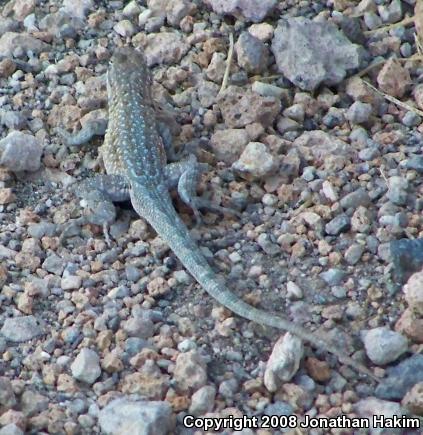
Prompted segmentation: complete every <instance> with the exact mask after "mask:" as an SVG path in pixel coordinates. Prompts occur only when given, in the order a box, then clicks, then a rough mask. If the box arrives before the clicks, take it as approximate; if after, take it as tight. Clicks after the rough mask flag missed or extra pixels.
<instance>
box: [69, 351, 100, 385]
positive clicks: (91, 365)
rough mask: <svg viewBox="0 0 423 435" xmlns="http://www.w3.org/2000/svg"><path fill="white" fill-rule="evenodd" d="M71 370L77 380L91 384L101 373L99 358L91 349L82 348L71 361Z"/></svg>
mask: <svg viewBox="0 0 423 435" xmlns="http://www.w3.org/2000/svg"><path fill="white" fill-rule="evenodd" d="M71 371H72V376H73V377H74V378H75V379H77V380H78V381H81V382H85V383H87V384H93V383H94V382H95V381H96V380H97V378H98V377H99V376H100V375H101V368H100V358H99V356H98V355H97V353H96V352H95V351H93V350H92V349H88V348H83V349H81V351H80V352H79V354H78V356H77V357H76V358H75V360H74V362H73V363H72V365H71Z"/></svg>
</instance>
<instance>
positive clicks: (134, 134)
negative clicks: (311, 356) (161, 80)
mask: <svg viewBox="0 0 423 435" xmlns="http://www.w3.org/2000/svg"><path fill="white" fill-rule="evenodd" d="M151 84H152V77H151V74H150V72H149V70H148V67H147V64H146V62H145V59H144V56H143V54H142V53H140V52H139V51H137V50H135V49H131V48H119V49H116V50H115V52H114V54H113V56H112V58H111V61H110V66H109V69H108V73H107V88H108V101H109V124H108V128H107V132H106V136H105V140H104V143H103V145H102V147H101V155H102V158H103V161H104V166H105V169H106V172H107V175H100V176H98V177H94V178H92V179H88V180H86V181H84V182H83V183H82V184H81V186H80V187H79V190H80V191H81V192H82V196H84V192H85V194H86V195H92V192H93V191H94V192H96V193H95V194H94V197H95V200H96V201H97V202H101V201H104V202H105V203H107V202H111V201H124V200H127V199H128V198H129V199H130V200H131V203H132V206H133V207H134V209H135V211H136V212H137V213H138V214H139V215H140V216H141V217H143V218H144V219H146V220H147V221H148V222H149V224H150V225H151V226H152V227H153V228H154V229H155V231H156V232H157V234H158V235H159V236H160V237H161V238H162V239H163V240H164V241H165V242H166V243H167V244H168V245H169V246H170V248H171V249H172V251H173V252H174V253H175V255H176V256H177V257H178V258H179V260H180V261H181V263H182V264H183V265H184V266H185V267H186V269H187V270H188V271H189V272H190V273H191V275H192V276H193V277H194V278H195V279H196V280H197V281H198V282H199V283H200V284H201V286H202V287H203V288H204V289H205V290H206V291H207V292H208V293H209V294H210V295H211V296H212V297H213V298H214V299H216V300H217V301H218V302H219V303H221V304H222V305H224V306H225V307H226V308H228V309H229V310H231V311H232V312H234V313H236V314H238V315H239V316H241V317H244V318H246V319H249V320H252V321H254V322H257V323H259V324H262V325H267V326H271V327H274V328H277V329H280V330H283V331H289V332H290V333H292V334H294V335H296V336H298V337H300V338H301V339H302V340H305V341H307V342H309V343H310V344H311V345H313V346H314V347H316V348H319V349H323V350H326V351H328V352H330V353H332V354H334V355H336V356H337V357H338V358H339V360H340V361H342V362H343V363H345V364H347V365H349V366H351V367H353V368H354V369H356V370H358V371H359V372H362V373H365V374H367V375H368V376H370V377H371V378H373V379H377V377H376V376H375V375H374V374H373V373H372V372H371V371H370V370H369V369H367V368H366V367H364V366H363V365H362V364H360V363H358V362H357V361H355V360H353V359H352V358H351V357H349V356H348V355H345V354H344V353H343V352H342V350H340V349H338V348H337V347H335V346H334V345H332V344H331V343H330V342H329V341H327V340H325V339H323V338H320V337H319V336H317V334H315V333H312V332H311V331H309V330H307V329H306V328H304V327H302V326H300V325H296V324H294V323H293V322H291V321H290V320H288V319H286V318H282V317H278V316H276V315H273V314H270V313H268V312H265V311H263V310H260V309H257V308H255V307H253V306H251V305H249V304H247V303H246V302H244V301H243V300H242V299H241V298H239V297H238V296H236V295H235V294H234V293H232V292H231V291H230V290H229V289H228V288H227V287H226V286H225V285H224V284H221V283H220V282H219V280H218V279H217V275H216V274H215V273H214V272H213V270H212V268H211V267H210V265H209V264H208V262H207V260H206V259H205V257H204V256H203V254H202V253H201V251H200V249H199V247H198V246H197V244H196V242H195V241H194V240H193V238H192V237H191V235H190V233H189V231H188V229H187V227H186V226H185V224H184V223H183V222H182V220H181V219H180V217H179V216H178V214H177V212H176V210H175V208H174V206H173V204H172V201H171V197H170V195H169V190H168V189H169V187H170V186H171V185H172V184H173V185H175V184H176V185H177V188H178V192H179V194H180V196H181V199H182V200H183V201H184V202H186V203H187V204H188V205H189V206H190V207H191V208H192V209H193V210H194V211H195V212H197V209H198V207H200V206H202V204H201V203H200V202H199V201H200V200H199V198H198V197H196V196H195V188H194V187H193V182H194V181H195V179H196V176H197V174H198V165H199V163H197V162H196V160H195V159H192V158H189V159H187V160H186V161H185V162H182V163H172V164H170V165H167V166H166V152H165V149H164V145H163V141H162V138H161V137H160V135H159V132H158V127H157V119H156V113H155V110H154V107H153V101H152V97H151ZM172 165H173V166H172ZM175 175H178V176H179V179H178V180H177V181H176V179H177V177H175Z"/></svg>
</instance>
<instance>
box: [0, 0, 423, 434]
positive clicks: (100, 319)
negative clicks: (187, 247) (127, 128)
mask: <svg viewBox="0 0 423 435" xmlns="http://www.w3.org/2000/svg"><path fill="white" fill-rule="evenodd" d="M0 11H1V14H0V288H1V291H0V328H1V329H0V355H1V359H0V435H6V434H8V435H10V434H13V435H18V434H23V433H28V434H44V433H48V434H96V433H105V434H131V435H135V434H149V435H150V434H153V435H156V434H158V435H161V434H167V433H178V434H187V435H188V434H202V433H214V430H215V429H219V426H210V427H209V428H208V429H207V428H205V427H204V424H205V423H206V422H207V423H210V424H211V423H212V422H213V423H214V424H216V425H218V424H221V425H223V424H224V423H226V424H227V427H226V428H225V427H224V426H220V430H221V432H222V433H228V434H229V433H239V434H241V433H242V434H245V435H250V434H259V435H267V434H273V433H275V434H279V433H289V434H292V435H294V434H300V433H304V434H306V433H307V434H312V435H317V434H326V433H333V434H344V433H345V434H349V433H352V431H353V429H351V428H350V429H348V428H346V427H347V426H346V425H347V424H348V422H349V423H350V424H352V423H354V422H355V423H357V424H361V425H363V424H366V422H369V424H370V425H371V424H372V423H376V422H375V421H374V420H373V419H372V418H373V416H383V417H384V418H385V419H386V420H384V424H383V426H385V429H382V428H377V427H374V428H371V427H370V428H367V429H366V428H361V429H359V428H356V429H354V433H358V434H360V433H362V434H367V433H372V434H381V433H386V434H391V433H407V434H413V433H415V434H417V433H421V429H418V428H417V429H416V428H415V430H414V429H412V428H410V427H408V428H407V424H408V425H410V424H412V423H413V422H414V423H416V424H417V423H419V416H422V415H423V356H422V355H421V354H420V352H421V349H422V348H421V344H422V343H423V272H422V267H423V255H422V252H423V242H422V237H423V226H422V220H423V219H422V208H423V189H422V184H421V174H422V173H423V156H422V151H423V136H422V133H423V67H422V55H423V51H422V48H423V2H419V0H417V1H416V0H403V1H400V0H362V1H360V2H359V1H353V0H321V1H308V0H303V1H299V0H286V1H276V0H259V1H258V0H226V1H225V0H223V1H222V0H193V1H190V0H176V1H170V0H147V1H143V0H141V1H136V0H134V1H131V2H126V1H94V0H72V1H68V0H64V1H55V0H12V1H9V2H1V3H0ZM123 45H131V46H134V47H139V48H142V49H143V50H144V52H145V55H146V58H147V62H148V65H149V66H150V67H151V70H152V73H153V77H154V87H153V94H154V98H155V100H156V101H157V106H158V107H157V110H158V117H159V118H160V119H163V120H165V122H166V123H167V124H168V125H169V126H170V127H171V130H172V132H173V135H174V144H175V149H176V150H177V151H180V152H181V153H187V152H190V153H194V154H195V155H196V156H197V158H198V160H199V161H201V162H204V163H207V164H208V165H209V171H208V172H207V173H205V174H204V175H203V177H202V180H201V183H200V185H199V194H200V195H202V196H204V197H206V198H208V199H212V200H213V202H215V203H216V204H218V205H222V206H224V207H231V208H234V209H236V210H238V211H240V212H241V213H242V217H241V218H238V217H236V218H235V217H233V216H231V215H229V214H228V215H223V216H222V215H219V214H215V213H212V212H207V213H205V214H204V216H203V221H202V224H201V225H200V226H199V227H195V219H194V216H193V214H192V213H191V211H190V210H189V209H188V208H186V207H185V206H184V205H183V204H182V202H181V201H180V200H179V199H178V198H177V196H176V194H175V196H174V199H175V207H176V208H177V210H178V211H179V213H180V215H181V216H182V218H183V219H184V221H185V222H186V224H187V226H188V227H189V228H191V229H192V230H191V231H192V234H193V236H194V237H195V238H196V239H197V240H198V243H199V244H200V246H201V247H202V248H203V250H204V255H205V256H206V257H207V258H208V259H209V261H210V263H211V264H212V266H213V267H214V268H215V269H216V270H217V271H219V273H220V274H221V276H222V277H223V278H224V279H225V280H226V282H227V284H228V286H229V287H230V288H231V290H232V291H234V292H236V293H237V294H238V295H240V296H241V297H242V298H244V299H245V300H246V301H248V302H249V303H251V304H253V305H256V306H259V307H260V308H262V309H264V310H267V311H272V312H275V313H279V314H281V315H285V316H287V317H289V318H290V319H291V320H292V321H294V322H297V323H299V324H303V325H305V326H307V327H308V328H310V329H312V330H314V331H316V332H318V333H319V334H321V335H323V336H325V337H328V338H329V339H331V340H332V341H334V342H335V343H336V344H337V345H338V346H339V348H340V349H343V351H345V353H346V354H347V353H348V354H349V355H353V357H354V358H355V359H357V360H358V361H360V362H362V363H363V364H365V365H366V366H367V367H369V368H370V369H371V370H372V371H373V372H374V373H375V375H377V376H380V377H382V379H381V382H380V383H379V385H377V384H376V383H375V382H373V381H371V380H369V379H366V378H365V377H363V376H361V375H359V374H357V373H356V372H354V371H353V370H352V369H350V368H349V367H347V366H344V365H342V364H341V363H340V362H339V361H337V359H336V358H335V357H333V356H332V355H328V354H327V353H325V352H323V351H319V350H315V349H313V348H311V347H310V346H309V345H307V344H305V345H303V343H301V341H299V340H297V339H296V338H295V337H291V336H290V335H289V334H288V335H286V336H283V334H280V333H278V332H277V331H275V330H271V329H267V328H264V327H261V326H260V325H256V324H253V323H251V322H248V321H246V320H244V319H240V318H237V317H234V316H232V314H231V313H230V312H229V311H228V310H226V309H224V308H222V307H221V306H219V305H217V304H216V303H215V302H214V301H213V300H211V298H210V297H208V296H207V295H206V294H205V293H204V292H203V291H202V289H201V287H200V286H199V285H198V284H197V283H195V282H194V280H193V279H192V278H191V277H190V276H189V275H188V274H187V273H186V272H185V271H184V270H183V268H182V266H181V265H180V263H179V262H178V261H177V259H176V257H175V256H174V254H173V253H172V252H171V251H169V249H168V248H167V246H166V245H165V244H164V243H163V242H162V240H161V239H160V237H158V236H156V235H155V234H154V232H153V230H152V229H151V228H150V227H149V226H148V225H147V224H146V223H145V221H144V220H142V219H140V218H139V217H138V216H137V215H136V213H135V212H134V211H133V210H132V208H131V205H130V204H121V205H119V207H118V215H117V218H116V221H115V222H114V223H113V224H112V225H111V227H110V228H109V234H110V239H111V242H110V243H109V244H108V243H106V239H105V236H104V234H103V228H102V227H101V226H99V225H96V224H95V223H93V224H87V225H84V226H82V228H80V229H79V228H78V227H76V228H75V229H74V231H73V232H71V234H70V235H69V237H68V238H67V240H66V241H65V242H64V243H63V244H61V243H60V242H59V236H60V234H61V232H62V231H63V229H64V228H65V227H66V226H67V224H68V223H69V221H71V220H72V219H78V218H79V217H81V216H83V215H84V213H86V211H85V210H84V208H83V205H84V204H80V202H79V200H78V199H77V198H76V197H75V195H74V194H73V187H74V185H75V183H77V182H78V181H80V180H82V179H84V178H86V177H88V176H90V175H92V174H93V173H94V172H102V171H103V168H102V162H101V158H100V156H98V152H97V150H98V145H100V144H101V142H102V136H101V135H98V137H96V138H94V139H93V140H91V141H90V142H89V143H87V144H84V145H82V146H66V145H65V144H64V141H63V139H62V138H61V136H60V135H59V134H57V131H58V129H65V130H67V131H68V132H74V133H75V132H77V131H79V130H80V129H81V127H83V126H86V125H90V124H95V125H99V126H101V128H102V129H103V130H104V127H105V125H106V123H107V89H106V81H105V72H106V70H107V65H108V59H109V58H110V56H111V54H112V53H113V50H114V49H115V47H118V46H123ZM231 52H233V55H232V54H231ZM100 130H101V129H100ZM265 416H274V417H272V418H273V419H272V420H270V419H269V418H267V419H266V417H265ZM394 416H398V417H400V416H408V417H409V418H410V420H405V421H404V420H403V421H402V423H401V424H399V426H396V428H395V429H394V428H393V426H391V424H392V422H393V418H394ZM213 417H214V418H220V419H218V420H206V418H213ZM196 418H197V420H195V419H196ZM224 418H226V420H224ZM325 418H326V419H328V418H330V419H331V420H324V419H325ZM343 418H344V419H345V421H343V420H342V419H343ZM403 418H405V417H403ZM412 418H415V420H412ZM313 419H315V420H313ZM359 419H362V420H359ZM310 420H312V421H313V422H315V423H316V424H317V425H320V427H319V426H317V427H315V426H313V423H310ZM324 421H331V422H332V423H333V426H332V428H330V429H328V428H322V427H321V425H322V424H323V422H324ZM360 421H361V422H360ZM302 422H306V423H307V424H308V426H307V427H303V426H302ZM335 422H336V424H335ZM249 425H251V426H249ZM189 426H191V427H189Z"/></svg>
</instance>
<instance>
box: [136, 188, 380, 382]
mask: <svg viewBox="0 0 423 435" xmlns="http://www.w3.org/2000/svg"><path fill="white" fill-rule="evenodd" d="M165 196H167V192H166V194H165V193H163V192H161V193H158V192H155V193H154V192H151V190H150V191H146V190H145V189H144V188H139V189H136V192H134V191H132V192H131V202H132V204H133V206H134V208H135V210H136V211H137V212H138V213H139V214H140V215H141V216H143V217H144V218H145V219H146V220H147V221H148V222H149V223H150V225H151V226H152V227H153V228H154V229H155V230H156V232H157V234H159V235H160V237H161V238H162V239H163V240H164V241H165V242H166V243H167V244H168V245H169V247H170V248H171V249H172V251H173V252H174V253H175V255H176V256H177V257H178V258H179V260H180V261H181V263H182V264H183V265H184V266H185V268H186V269H187V270H188V271H189V272H190V273H191V275H192V276H193V277H194V278H195V279H196V280H197V281H198V282H199V283H200V284H201V286H202V287H203V288H204V290H206V292H207V293H208V294H209V295H210V296H212V297H213V298H214V299H215V300H216V301H218V302H219V303H220V304H222V305H223V306H225V307H226V308H228V309H229V310H231V311H232V312H234V313H235V314H238V315H239V316H241V317H244V318H246V319H248V320H251V321H253V322H256V323H259V324H262V325H266V326H271V327H274V328H277V329H280V330H283V331H287V332H290V333H292V334H294V335H296V336H298V337H299V338H301V339H302V340H304V341H306V342H308V343H310V344H311V345H312V346H313V347H315V348H317V349H323V350H326V351H327V352H330V353H332V354H333V355H335V356H336V357H337V358H338V359H339V360H340V361H341V362H343V363H345V364H347V365H349V366H351V367H352V368H354V369H355V370H357V371H358V372H362V373H365V374H366V375H368V376H369V377H371V378H372V379H374V380H376V381H379V380H380V379H379V378H378V377H376V376H375V375H374V374H373V373H372V372H371V371H370V370H369V369H367V368H366V367H364V366H363V365H362V364H360V363H358V362H357V361H355V360H353V359H352V358H350V357H349V356H348V355H343V354H342V353H341V352H340V351H339V349H338V348H336V347H335V346H333V345H332V344H331V343H329V342H328V341H326V340H324V339H322V338H320V337H319V336H317V335H316V334H314V333H312V332H311V331H308V330H307V329H306V328H304V327H302V326H300V325H297V324H295V323H293V322H291V321H290V320H288V319H286V318H283V317H279V316H276V315H273V314H270V313H268V312H266V311H263V310H260V309H257V308H255V307H253V306H251V305H249V304H247V303H246V302H244V301H243V300H242V299H241V298H239V297H238V296H236V295H235V294H234V293H232V292H231V291H230V290H229V289H228V288H227V287H226V286H225V285H223V284H221V283H220V282H219V281H218V279H217V275H216V274H215V273H214V272H213V270H212V269H211V267H210V265H209V264H208V263H207V260H206V259H205V257H204V256H203V254H202V253H201V251H200V249H199V247H198V246H197V244H196V243H195V241H194V240H193V239H192V237H191V235H190V233H189V231H188V229H187V227H186V226H185V224H184V223H183V222H182V221H181V219H180V217H179V216H178V214H177V213H176V211H175V209H174V208H173V205H172V203H171V201H170V199H168V200H167V199H166V197H165Z"/></svg>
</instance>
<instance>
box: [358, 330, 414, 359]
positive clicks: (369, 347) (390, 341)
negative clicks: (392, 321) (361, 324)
mask: <svg viewBox="0 0 423 435" xmlns="http://www.w3.org/2000/svg"><path fill="white" fill-rule="evenodd" d="M363 335H364V338H363V341H364V347H365V348H366V353H367V356H368V357H369V358H370V360H371V361H373V362H374V363H375V364H377V365H385V364H388V363H390V362H392V361H395V360H396V359H397V358H398V357H400V356H401V355H402V354H403V353H404V352H406V351H407V349H408V341H407V339H406V338H405V337H404V336H403V335H401V334H399V333H398V332H395V331H391V330H389V329H388V328H385V327H380V328H374V329H371V330H369V331H367V332H364V333H363Z"/></svg>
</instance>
